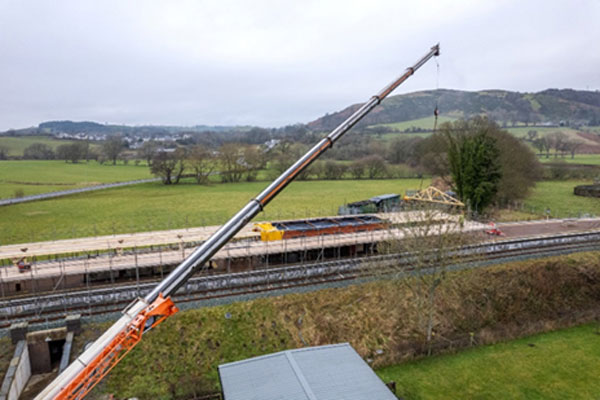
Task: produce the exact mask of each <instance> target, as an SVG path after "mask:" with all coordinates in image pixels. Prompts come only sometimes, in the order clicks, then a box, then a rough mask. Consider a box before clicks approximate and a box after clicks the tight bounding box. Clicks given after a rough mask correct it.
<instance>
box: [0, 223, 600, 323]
mask: <svg viewBox="0 0 600 400" xmlns="http://www.w3.org/2000/svg"><path fill="white" fill-rule="evenodd" d="M595 250H600V231H592V232H583V233H576V234H563V235H555V236H544V237H536V238H528V239H511V240H502V241H496V242H487V243H480V244H473V245H468V246H464V247H461V248H457V249H451V250H449V251H445V252H444V256H445V257H446V258H447V259H448V260H451V261H450V263H451V265H450V268H467V267H473V266H485V265H491V264H497V263H501V262H508V261H512V260H521V259H527V258H539V257H546V256H551V255H559V254H567V253H574V252H581V251H595ZM416 257H417V255H416V254H414V253H397V254H387V255H375V256H370V257H361V258H353V259H341V260H336V261H327V262H321V263H314V264H305V265H292V266H284V267H279V268H270V269H260V270H254V271H249V272H240V273H231V274H219V275H209V276H196V277H193V278H191V279H190V280H189V281H188V282H187V284H186V285H185V286H183V287H182V288H181V289H180V290H179V291H177V293H176V294H175V296H174V300H175V302H176V303H177V304H179V305H183V308H185V305H186V304H188V305H190V307H191V303H193V302H199V301H207V300H216V299H222V298H228V297H231V298H234V297H237V296H254V295H261V294H268V293H269V292H274V291H283V290H294V289H300V288H303V287H318V286H319V285H323V284H332V283H340V282H344V281H355V280H357V279H363V278H373V277H378V276H389V275H390V274H394V273H397V274H406V273H410V272H411V271H412V265H414V263H415V259H416ZM418 257H421V259H423V257H425V258H427V257H435V251H431V252H429V254H425V255H423V254H421V255H419V256H418ZM425 272H427V271H426V270H425ZM155 285H156V282H145V283H140V284H133V285H131V284H124V285H119V286H113V287H102V288H89V289H79V290H70V291H65V292H62V293H52V294H41V295H37V296H31V297H18V298H4V299H3V302H2V303H1V305H0V330H6V329H7V328H8V327H10V325H11V324H12V323H14V322H19V321H28V322H29V323H30V325H44V324H46V325H48V324H49V323H50V322H53V321H59V320H62V319H63V318H64V316H65V315H66V314H72V313H80V314H81V315H82V317H84V318H90V317H94V316H99V315H102V314H110V313H116V312H119V311H121V310H122V309H123V308H125V306H126V305H127V304H128V303H130V302H131V301H132V299H135V298H137V297H140V296H144V295H146V294H147V293H149V292H150V291H151V290H152V289H153V288H154V287H155Z"/></svg>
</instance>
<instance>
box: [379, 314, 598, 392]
mask: <svg viewBox="0 0 600 400" xmlns="http://www.w3.org/2000/svg"><path fill="white" fill-rule="evenodd" d="M599 368H600V330H599V327H598V324H597V323H596V324H590V325H583V326H579V327H575V328H570V329H565V330H560V331H555V332H550V333H544V334H541V335H535V336H531V337H526V338H522V339H519V340H514V341H510V342H506V343H500V344H495V345H491V346H485V347H480V348H474V349H471V350H466V351H461V352H459V353H457V354H453V355H443V356H436V357H430V358H425V359H422V360H419V361H414V362H409V363H405V364H400V365H396V366H392V367H388V368H382V369H380V370H378V371H377V374H378V375H379V376H380V377H381V379H382V380H383V381H384V382H389V381H395V382H396V394H397V395H398V396H400V397H402V398H405V399H411V400H426V399H528V400H533V399H557V400H559V399H560V400H562V399H598V394H599V393H600V379H598V369H599Z"/></svg>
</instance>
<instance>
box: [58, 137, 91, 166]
mask: <svg viewBox="0 0 600 400" xmlns="http://www.w3.org/2000/svg"><path fill="white" fill-rule="evenodd" d="M87 152H88V144H87V143H85V142H74V143H71V144H61V145H60V146H58V147H57V148H56V158H57V159H59V160H65V162H68V161H71V162H72V163H73V164H75V163H77V162H79V160H81V159H83V158H85V157H86V156H87Z"/></svg>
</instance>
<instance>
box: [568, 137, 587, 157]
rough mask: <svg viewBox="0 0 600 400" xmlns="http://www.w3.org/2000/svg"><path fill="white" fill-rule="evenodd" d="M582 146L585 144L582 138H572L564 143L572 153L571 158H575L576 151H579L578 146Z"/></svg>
mask: <svg viewBox="0 0 600 400" xmlns="http://www.w3.org/2000/svg"><path fill="white" fill-rule="evenodd" d="M581 146H583V142H582V141H581V140H576V139H572V140H567V141H566V142H565V144H564V147H565V149H566V150H567V151H568V152H569V153H571V159H574V158H575V152H576V151H577V149H578V148H580V147H581Z"/></svg>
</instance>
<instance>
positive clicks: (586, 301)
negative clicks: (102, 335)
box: [80, 253, 600, 399]
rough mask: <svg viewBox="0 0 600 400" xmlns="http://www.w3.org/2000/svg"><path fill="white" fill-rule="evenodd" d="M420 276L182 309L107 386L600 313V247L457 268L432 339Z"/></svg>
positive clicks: (385, 348)
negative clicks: (288, 352) (311, 351)
mask: <svg viewBox="0 0 600 400" xmlns="http://www.w3.org/2000/svg"><path fill="white" fill-rule="evenodd" d="M416 279H417V278H411V279H408V280H402V281H400V280H398V281H389V280H388V281H381V282H374V283H368V284H363V285H357V286H352V287H347V288H341V289H326V290H322V291H319V292H313V293H304V294H294V295H287V296H281V297H273V298H266V299H258V300H254V301H248V302H244V303H235V304H230V305H226V306H218V307H211V308H205V309H199V310H192V311H187V312H181V313H180V314H178V315H175V316H174V317H172V318H171V319H170V320H168V321H166V322H165V323H163V324H162V325H161V326H160V327H159V328H158V329H157V330H156V332H152V333H150V334H148V335H147V336H145V337H144V340H143V342H142V343H141V344H140V345H139V346H138V347H137V348H136V349H135V350H134V351H133V352H132V353H131V354H129V355H128V356H127V357H126V358H125V359H124V360H123V361H122V362H121V363H120V364H119V365H118V366H117V367H116V368H115V369H114V370H113V371H112V372H111V374H110V375H109V377H108V378H107V379H106V382H105V383H104V384H103V385H102V386H101V387H100V388H99V389H100V391H103V392H111V393H115V394H116V395H117V397H119V398H123V397H131V396H136V397H138V398H140V399H156V398H175V399H177V398H182V399H183V398H190V397H192V396H199V395H201V394H202V393H207V392H211V391H215V390H217V389H218V378H217V372H216V371H217V365H218V364H220V363H224V362H229V361H234V360H239V359H243V358H247V357H253V356H257V355H260V354H265V353H271V352H275V351H280V350H283V349H287V348H296V347H302V346H314V345H321V344H327V343H338V342H350V343H351V344H352V346H354V348H355V349H356V350H357V351H358V352H359V353H360V354H361V355H362V356H363V357H364V358H365V359H369V361H370V362H371V363H372V365H373V367H380V366H385V365H390V364H395V363H399V362H402V361H403V360H408V359H412V358H415V357H420V356H422V355H424V354H425V353H426V352H427V351H428V350H429V349H431V350H432V351H433V353H439V352H444V351H452V350H454V349H460V348H462V347H465V346H471V345H477V344H487V343H493V342H496V341H501V340H507V339H511V338H516V337H520V336H523V335H528V334H532V333H536V332H543V331H548V330H552V329H557V328H561V327H566V326H571V325H575V324H579V323H583V322H588V321H591V320H594V319H596V318H598V317H599V315H600V253H582V254H576V255H569V256H561V257H554V258H548V259H544V260H536V261H526V262H520V263H514V264H510V265H500V266H496V267H492V268H485V269H484V268H481V269H473V270H467V271H460V272H452V273H448V275H447V277H446V279H445V280H444V281H443V282H442V284H441V285H440V286H439V287H438V289H437V295H436V299H435V311H434V313H433V321H434V325H433V333H434V335H433V339H432V341H431V342H430V344H427V343H426V340H425V329H424V324H423V321H424V319H423V314H424V313H423V309H422V308H421V307H419V303H420V301H418V298H417V297H415V290H414V288H415V285H416V284H417V281H416ZM104 327H105V326H95V327H90V330H88V333H87V334H86V335H87V336H86V337H89V336H90V335H93V334H94V333H93V332H94V329H95V331H96V333H99V332H100V331H101V330H102V329H103V328H104ZM80 342H82V340H81V339H80ZM97 392H98V391H97Z"/></svg>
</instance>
